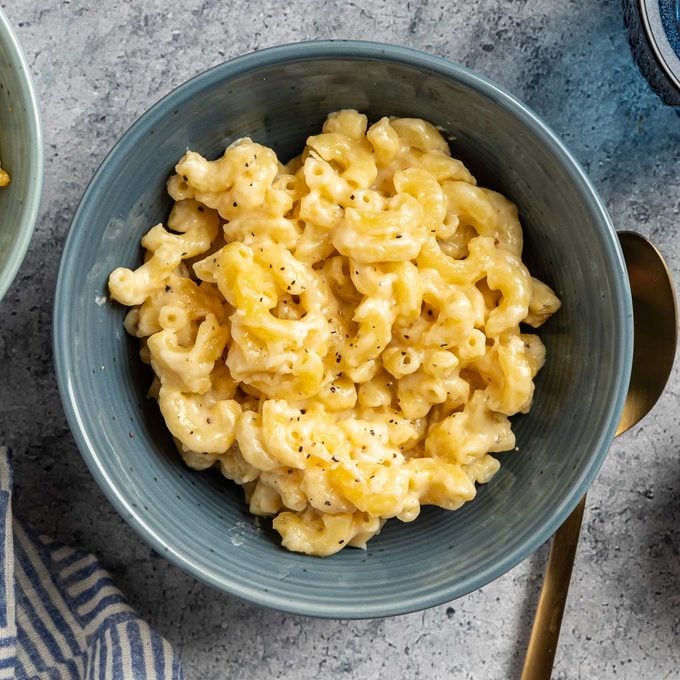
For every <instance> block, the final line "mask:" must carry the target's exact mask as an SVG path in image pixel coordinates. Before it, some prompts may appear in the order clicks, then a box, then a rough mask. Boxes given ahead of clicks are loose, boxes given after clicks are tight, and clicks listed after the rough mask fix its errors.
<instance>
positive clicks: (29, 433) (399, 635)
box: [0, 0, 680, 680]
mask: <svg viewBox="0 0 680 680" xmlns="http://www.w3.org/2000/svg"><path fill="white" fill-rule="evenodd" d="M1 4H2V7H3V9H4V10H5V12H6V14H7V15H8V16H9V18H10V20H11V21H12V22H13V24H14V26H15V27H16V29H17V32H18V35H19V37H20V39H21V41H22V43H23V46H24V49H25V51H26V53H27V57H28V60H29V63H30V65H31V68H32V70H33V73H34V76H35V81H36V84H37V89H38V92H39V95H40V99H41V102H42V111H43V117H44V126H45V140H46V178H45V179H46V181H45V191H44V196H43V203H42V211H41V215H40V220H39V222H38V226H37V230H36V233H35V236H34V238H33V242H32V245H31V249H30V251H29V253H28V256H27V258H26V260H25V262H24V264H23V267H22V268H21V271H20V272H19V275H18V277H17V279H16V281H15V283H14V285H13V287H12V288H11V290H10V291H9V293H8V294H7V296H6V298H5V300H4V301H3V302H2V303H1V304H0V366H2V379H1V380H0V439H2V440H3V441H4V442H5V443H7V444H9V445H10V446H12V447H13V449H14V451H15V467H16V510H17V512H18V514H20V515H21V516H22V517H23V518H24V519H25V520H27V521H28V522H29V523H31V524H32V525H33V526H35V527H36V528H38V529H39V530H40V531H42V532H44V533H47V534H50V535H53V536H55V537H57V538H59V539H61V540H63V541H65V542H67V543H69V544H73V545H78V546H81V547H83V548H85V549H88V550H91V551H93V552H95V553H96V554H97V555H99V556H100V557H101V559H102V561H103V563H104V564H105V565H106V566H107V567H108V568H109V569H110V570H111V571H112V572H113V574H114V576H115V578H116V579H117V581H118V583H119V584H120V586H121V587H122V589H123V590H124V591H125V592H126V593H127V595H128V596H129V598H130V600H131V601H132V603H133V604H134V606H135V607H137V609H138V610H139V611H140V612H141V614H142V615H143V616H144V617H146V618H147V619H148V620H149V621H150V622H151V623H152V624H153V625H154V626H155V627H156V628H157V629H158V630H159V631H160V632H161V633H162V634H163V635H165V636H167V637H168V638H169V640H170V641H171V642H172V643H173V644H174V645H175V647H176V648H177V650H178V651H179V653H180V654H181V656H182V658H183V662H184V666H185V670H186V675H187V677H188V678H201V679H206V680H209V679H212V678H226V677H233V678H280V679H284V678H285V679H287V680H305V679H307V678H310V679H311V678H316V677H323V678H334V677H347V678H383V677H385V678H388V677H389V678H423V679H425V678H427V679H430V678H461V679H462V678H474V679H475V680H477V679H482V680H485V679H496V678H498V679H501V678H516V677H518V672H519V671H518V669H519V668H520V665H521V658H522V654H523V650H524V647H525V644H526V640H527V636H528V629H529V620H530V617H531V614H532V612H533V608H534V606H535V602H536V598H537V594H538V590H539V587H540V579H541V575H542V570H543V567H544V562H545V558H546V554H547V553H546V546H544V547H543V548H542V549H541V550H539V551H538V552H537V553H536V554H535V555H534V556H532V557H531V558H529V559H528V560H526V561H525V562H524V563H523V564H521V565H520V566H518V567H517V568H515V569H514V570H513V571H511V572H510V573H508V574H506V575H505V576H504V577H502V578H500V579H499V580H497V581H496V582H494V583H492V584H490V585H488V586H487V587H485V588H483V589H482V590H479V591H478V592H475V593H473V594H471V595H469V596H467V597H465V598H462V599H460V600H457V601H455V602H452V603H451V604H450V605H447V606H442V607H437V608H434V609H431V610H429V611H426V612H423V613H418V614H412V615H408V616H403V617H398V618H393V619H388V620H376V621H365V622H356V623H348V622H336V621H316V620H312V619H305V618H300V617H295V616H286V615H282V614H278V613H275V612H271V611H266V610H262V609H258V608H256V607H253V606H250V605H248V604H243V603H240V602H238V601H236V600H234V599H231V598H229V597H226V596H221V595H219V594H217V593H215V592H213V591H212V590H210V589H208V588H207V587H204V586H202V585H201V584H199V583H197V582H195V581H194V580H192V579H191V578H190V577H188V576H186V575H185V574H183V573H181V572H180V571H179V570H177V569H176V568H174V567H172V566H170V565H169V564H167V563H166V562H165V561H163V560H162V559H160V558H159V557H157V556H156V555H154V554H153V553H152V552H151V551H150V549H149V548H148V547H146V545H145V544H143V543H142V542H141V541H140V540H139V539H138V538H137V537H136V535H135V534H133V533H132V531H131V530H130V529H128V527H127V525H125V524H124V523H123V522H122V520H121V519H120V518H119V517H118V515H117V514H116V513H115V512H114V510H113V508H112V507H111V506H110V505H109V504H108V502H107V501H106V500H105V499H104V497H103V495H102V494H101V492H100V491H99V489H98V488H97V487H96V485H95V484H94V482H93V480H92V479H91V478H90V475H89V473H88V472H87V470H86V468H85V465H84V463H83V462H82V460H81V458H80V456H79V454H78V451H77V450H76V447H75V445H74V443H73V439H72V437H71V435H70V433H69V430H68V427H67V425H66V421H65V418H64V415H63V412H62V408H61V405H60V402H59V397H58V394H57V388H56V382H55V378H54V372H53V364H52V356H51V341H50V332H51V313H52V294H53V290H54V284H55V279H56V272H57V266H58V261H59V254H60V250H61V246H62V243H63V239H64V236H65V234H66V230H67V228H68V225H69V221H70V219H71V216H72V215H73V212H74V209H75V207H76V205H77V202H78V200H79V197H80V195H81V193H82V191H83V189H84V188H85V185H86V183H87V181H88V180H89V178H90V177H91V175H92V173H93V172H94V170H95V168H96V167H97V165H98V164H99V162H100V161H101V160H102V158H103V157H104V155H105V154H106V152H107V151H108V149H109V148H110V147H111V145H112V144H113V143H114V141H115V140H116V139H117V138H118V137H119V136H120V135H121V133H122V132H123V131H124V130H125V129H126V128H127V126H128V125H129V124H130V123H131V122H132V121H133V120H134V119H135V118H136V117H137V116H138V115H139V114H140V113H142V112H143V111H144V110H145V109H146V108H148V107H149V106H150V105H151V104H152V103H154V102H155V101H156V100H157V99H158V98H159V97H161V96H162V95H164V94H165V93H167V92H168V91H169V90H171V89H172V88H173V87H175V86H176V85H178V84H179V83H181V82H183V81H184V80H186V79H187V78H189V77H190V76H192V75H194V74H196V73H198V72H199V71H202V70H204V69H205V68H207V67H209V66H212V65H214V64H217V63H219V62H221V61H223V60H225V59H228V58H230V57H233V56H236V55H238V54H242V53H244V52H248V51H251V50H254V49H259V48H263V47H266V46H269V45H274V44H278V43H284V42H289V41H297V40H303V39H314V38H361V39H375V38H378V39H381V40H384V41H387V42H392V43H397V44H403V45H409V46H413V47H417V48H420V49H424V50H428V51H430V52H433V53H435V54H439V55H442V56H446V57H450V58H451V59H454V60H457V61H459V62H462V63H463V64H465V65H467V66H469V67H472V68H474V69H476V70H477V71H479V72H481V73H483V74H485V75H487V76H489V77H491V78H493V79H495V80H497V81H498V82H500V83H501V84H502V85H504V86H505V87H507V88H508V89H509V90H510V91H512V92H513V93H515V94H516V95H517V96H519V97H520V98H522V99H524V100H525V101H527V102H528V103H529V104H530V105H531V106H532V107H533V108H534V109H535V110H536V111H537V112H538V113H539V114H541V115H542V116H543V117H544V118H545V119H546V120H547V121H548V122H549V123H550V124H551V125H552V126H553V127H554V129H555V130H556V131H557V132H558V134H560V135H561V136H562V137H563V139H564V140H565V141H566V142H567V144H568V145H569V146H570V147H571V149H572V150H573V152H574V154H575V155H576V156H577V158H578V159H579V160H580V161H581V162H582V163H583V164H584V166H585V167H586V169H587V170H588V171H589V173H590V176H591V177H592V180H593V182H594V183H595V185H596V187H597V188H598V190H599V191H600V192H601V194H602V196H603V198H604V200H605V202H606V203H607V205H608V207H609V209H610V211H611V215H612V218H613V220H614V222H615V224H616V225H617V226H618V227H619V228H627V229H635V230H639V231H641V232H643V233H644V234H647V235H651V236H652V237H653V239H654V240H655V242H656V243H657V244H658V245H659V247H660V248H661V250H662V251H663V252H664V253H665V255H666V256H667V258H668V261H669V263H670V266H671V268H672V270H673V272H674V273H675V275H676V277H677V278H680V241H679V240H678V238H677V235H678V221H679V220H680V216H679V215H680V181H679V180H680V119H679V118H678V117H676V115H675V114H674V113H673V112H672V111H670V110H668V109H666V108H664V107H663V106H662V105H661V103H660V102H659V101H658V100H657V99H656V97H655V96H654V95H653V94H652V93H651V92H650V91H649V90H648V88H647V86H646V83H645V82H644V81H643V80H642V78H641V76H640V75H639V73H638V71H637V69H636V68H635V66H634V64H633V62H632V60H631V58H630V54H629V51H628V45H627V42H626V37H625V31H624V28H623V22H622V17H621V9H620V3H619V1H618V0H609V1H607V0H598V1H597V2H593V1H590V0H572V1H571V2H567V1H566V0H565V1H564V2H556V1H554V0H515V1H514V2H510V1H509V0H508V2H503V1H501V0H478V1H473V0H467V1H463V0H458V1H456V0H450V1H449V2H444V0H433V1H429V2H428V0H412V1H411V2H408V3H406V2H398V1H397V0H370V1H369V0H353V1H351V2H343V3H339V2H338V3H336V2H331V1H329V2H328V3H326V4H325V6H324V4H323V3H316V2H313V0H262V1H260V2H249V1H248V0H224V1H220V0H185V2H182V3H173V2H169V3H168V2H161V1H160V0H148V1H145V2H144V1H142V0H125V1H121V0H110V1H108V2H85V1H84V0H50V1H49V2H41V3H38V2H34V0H12V1H11V2H6V3H5V2H3V3H1ZM679 390H680V377H679V375H678V370H677V369H676V371H675V373H674V375H673V377H672V381H671V383H670V386H669V390H668V392H667V394H666V395H665V396H664V397H663V399H662V401H661V402H660V403H659V405H658V407H657V408H656V410H655V411H654V412H653V414H652V415H651V416H650V417H649V418H648V419H647V420H646V421H645V422H644V423H643V424H642V425H640V426H639V427H636V428H635V429H634V430H633V431H631V432H629V433H628V434H626V435H625V436H624V437H622V438H620V439H619V440H618V441H617V442H616V443H615V445H614V447H613V449H612V451H611V454H610V456H609V457H608V459H607V461H606V463H605V465H604V467H603V469H602V472H601V474H600V475H599V476H598V478H597V480H596V482H595V484H594V486H593V489H592V492H591V494H590V496H589V502H588V509H587V512H586V518H585V527H584V531H583V536H582V543H581V547H580V550H579V554H578V560H577V564H576V568H575V575H574V580H573V585H572V592H571V597H570V600H569V609H568V611H567V614H566V620H565V623H564V630H563V637H562V641H561V645H560V648H559V652H558V655H557V667H556V671H555V675H554V677H555V678H603V679H606V678H636V679H646V678H653V679H661V678H678V677H680V643H679V642H678V640H679V635H680V451H679V449H680V443H679V438H680V419H679V412H680V409H679V408H678V405H679V400H680V398H679Z"/></svg>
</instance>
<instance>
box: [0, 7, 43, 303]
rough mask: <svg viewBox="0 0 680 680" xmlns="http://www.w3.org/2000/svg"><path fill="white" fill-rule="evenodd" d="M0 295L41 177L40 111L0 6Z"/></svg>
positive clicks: (23, 242) (20, 250)
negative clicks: (3, 176) (0, 180)
mask: <svg viewBox="0 0 680 680" xmlns="http://www.w3.org/2000/svg"><path fill="white" fill-rule="evenodd" d="M0 161H1V162H2V168H3V169H4V170H6V171H7V172H8V173H9V174H10V177H11V178H12V181H11V183H10V184H9V186H7V187H5V188H3V189H0V300H2V297H3V295H4V294H5V293H6V292H7V289H8V288H9V286H10V284H11V283H12V281H13V280H14V277H15V276H16V273H17V271H18V270H19V266H20V265H21V262H22V260H23V259H24V255H25V254H26V250H27V249H28V244H29V243H30V241H31V235H32V234H33V227H34V226H35V221H36V219H37V217H38V208H39V207H40V195H41V193H42V181H43V141H42V128H41V126H40V112H39V111H38V103H37V98H36V95H35V91H34V89H33V84H32V82H31V74H30V72H29V70H28V64H27V63H26V59H25V58H24V55H23V53H22V51H21V47H20V46H19V41H18V39H17V37H16V35H15V34H14V31H13V30H12V27H11V26H10V23H9V21H8V20H7V17H5V15H4V14H3V12H2V10H1V9H0Z"/></svg>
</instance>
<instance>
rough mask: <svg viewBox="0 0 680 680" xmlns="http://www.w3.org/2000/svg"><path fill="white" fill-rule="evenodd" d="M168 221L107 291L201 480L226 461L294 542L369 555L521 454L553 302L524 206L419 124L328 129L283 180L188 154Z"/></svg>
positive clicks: (341, 120)
mask: <svg viewBox="0 0 680 680" xmlns="http://www.w3.org/2000/svg"><path fill="white" fill-rule="evenodd" d="M168 192H169V194H170V196H171V197H172V198H173V199H174V201H175V204H174V207H173V209H172V212H171V213H170V217H169V220H168V224H167V227H165V226H163V225H161V224H159V225H156V226H154V227H153V228H152V229H151V230H150V231H149V232H148V233H147V234H146V235H145V236H144V238H143V239H142V245H143V247H144V248H145V249H146V257H145V261H144V264H142V265H141V266H140V267H139V268H138V269H136V270H130V269H125V268H118V269H116V270H115V271H114V272H112V273H111V275H110V278H109V288H110V292H111V294H112V296H113V297H114V298H115V299H116V300H118V301H119V302H121V303H123V304H125V305H129V306H132V309H131V311H130V312H129V313H128V315H127V317H126V320H125V327H126V329H127V331H128V332H129V333H131V334H132V335H135V336H137V337H139V338H140V339H141V342H142V358H143V359H145V360H146V361H147V362H150V363H151V366H152V367H153V370H154V372H155V374H156V379H155V381H154V384H153V386H152V389H151V394H152V395H153V396H154V397H155V398H156V399H157V400H158V404H159V406H160V410H161V413H162V415H163V417H164V419H165V422H166V423H167V426H168V428H169V430H170V432H171V433H172V435H173V437H174V438H175V442H176V444H177V447H178V449H179V451H180V453H181V455H182V457H183V458H184V460H185V462H186V463H187V465H189V466H190V467H192V468H194V469H197V470H203V469H206V468H209V467H212V466H219V468H220V470H221V472H222V473H223V474H224V475H225V476H226V477H228V478H229V479H232V480H234V481H235V482H236V483H238V484H240V485H242V486H243V488H244V491H245V495H246V499H247V501H248V503H249V505H250V510H251V512H253V513H255V514H256V515H271V516H274V520H273V522H274V528H275V529H276V530H277V531H278V532H279V533H280V535H281V537H282V542H283V545H284V547H286V548H288V549H289V550H294V551H298V552H303V553H310V554H314V555H330V554H332V553H335V552H337V551H338V550H340V549H341V548H343V547H344V546H346V545H353V546H358V547H364V546H365V545H366V541H367V540H368V539H369V538H371V536H373V535H375V534H376V533H378V532H379V531H380V529H381V527H382V525H383V523H384V521H385V520H386V519H388V518H391V517H397V518H399V519H400V520H402V521H406V522H410V521H412V520H414V519H415V518H416V517H417V516H418V514H419V512H420V507H421V506H422V505H426V504H433V505H437V506H440V507H442V508H447V509H450V510H454V509H456V508H458V507H460V506H461V505H462V504H463V503H465V502H466V501H469V500H471V499H473V498H474V496H475V485H476V483H485V482H487V481H489V479H490V478H491V477H492V475H493V474H494V473H495V472H496V470H497V469H498V467H499V463H498V461H497V460H496V458H494V457H493V456H491V455H490V454H491V453H494V452H499V451H507V450H509V449H512V448H514V446H515V438H514V435H513V433H512V430H511V428H510V421H509V416H512V415H513V414H516V413H526V412H527V411H528V410H529V407H530V405H531V401H532V397H533V392H534V383H533V378H534V376H535V375H536V373H537V372H538V370H539V369H540V368H541V366H542V365H543V362H544V359H545V349H544V347H543V344H542V343H541V340H540V339H539V338H538V336H536V335H533V334H528V333H524V332H522V331H521V330H520V324H521V323H525V324H528V325H530V326H534V327H537V326H539V325H540V324H542V323H543V322H544V321H545V320H546V319H547V318H548V317H549V316H550V315H551V314H553V313H554V312H556V311H557V309H558V308H559V306H560V302H559V300H558V299H557V297H556V296H555V294H554V293H553V292H552V290H550V288H549V287H548V286H546V285H545V284H543V283H541V282H540V281H538V280H536V279H534V278H532V277H531V276H530V274H529V272H528V271H527V269H526V267H525V266H524V264H523V263H522V260H521V253H522V229H521V226H520V222H519V219H518V215H517V209H516V208H515V206H514V205H513V204H512V203H511V202H510V201H508V200H507V199H505V198H504V197H503V196H501V195H500V194H498V193H495V192H493V191H490V190H488V189H484V188H481V187H478V186H477V185H476V181H475V179H474V177H473V176H472V175H471V174H470V173H469V171H468V170H467V168H466V167H465V166H464V165H463V164H462V163H461V162H460V161H459V160H456V159H454V158H451V156H450V152H449V148H448V145H447V143H446V141H445V140H444V138H443V137H442V135H441V134H440V133H439V132H438V131H437V129H436V128H435V127H434V126H433V125H431V124H430V123H427V122H425V121H423V120H418V119H408V118H382V119H381V120H379V121H378V122H377V123H375V124H373V125H371V126H370V127H368V129H367V118H366V116H364V115H362V114H360V113H358V112H356V111H351V110H346V111H338V112H336V113H332V114H330V115H329V116H328V118H327V120H326V122H325V123H324V126H323V130H322V132H321V134H319V135H315V136H312V137H310V138H309V139H308V140H307V144H306V146H305V148H304V151H303V152H302V155H301V156H299V157H297V158H295V159H293V160H292V161H290V162H289V163H288V164H287V165H282V164H281V163H280V162H279V161H278V159H277V158H276V155H275V154H274V152H273V151H272V150H271V149H268V148H266V147H264V146H261V145H259V144H256V143H254V142H252V141H251V140H250V139H248V138H245V139H240V140H238V141H236V142H234V143H233V144H232V145H231V146H230V147H229V148H228V149H227V150H226V151H225V152H224V155H223V156H222V157H221V158H219V159H217V160H215V161H208V160H206V159H205V158H203V157H202V156H200V155H199V154H197V153H195V152H192V151H188V152H187V153H186V154H185V155H184V156H183V157H182V158H181V159H180V161H179V163H178V164H177V166H176V174H175V175H173V176H172V177H171V178H170V180H169V181H168Z"/></svg>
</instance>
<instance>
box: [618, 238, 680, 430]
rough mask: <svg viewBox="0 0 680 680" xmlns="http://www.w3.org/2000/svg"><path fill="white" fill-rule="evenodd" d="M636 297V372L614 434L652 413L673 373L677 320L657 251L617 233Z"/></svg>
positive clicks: (668, 278)
mask: <svg viewBox="0 0 680 680" xmlns="http://www.w3.org/2000/svg"><path fill="white" fill-rule="evenodd" d="M619 241H620V242H621V248H622V249H623V256H624V258H625V260H626V269H627V271H628V279H629V280H630V289H631V293H632V296H633V326H634V329H635V330H634V338H635V339H634V343H633V368H632V373H631V376H630V385H629V386H628V394H627V395H626V401H625V404H624V407H623V412H622V414H621V419H620V420H619V426H618V428H617V430H616V434H617V435H620V434H622V433H624V432H625V431H626V430H629V429H630V428H631V427H633V426H634V425H636V424H637V423H638V422H639V421H640V420H641V419H642V418H644V417H645V416H646V415H647V413H649V411H651V410H652V408H653V406H654V404H656V402H657V401H658V399H659V397H660V396H661V394H662V392H663V389H664V387H665V386H666V382H667V381H668V376H669V375H670V373H671V369H672V368H673V359H674V358H675V347H676V343H677V333H678V319H677V306H676V300H675V292H674V290H673V284H672V283H671V275H670V272H669V271H668V267H667V266H666V263H665V262H664V259H663V257H662V255H661V253H659V251H658V250H657V249H656V247H655V246H654V245H653V244H652V243H651V242H650V241H648V240H647V239H646V238H645V237H644V236H641V235H640V234H638V233H636V232H633V231H622V232H619Z"/></svg>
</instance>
